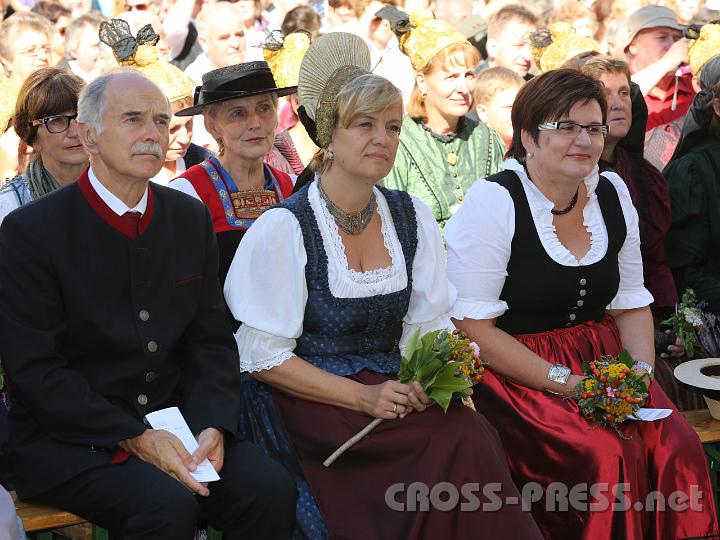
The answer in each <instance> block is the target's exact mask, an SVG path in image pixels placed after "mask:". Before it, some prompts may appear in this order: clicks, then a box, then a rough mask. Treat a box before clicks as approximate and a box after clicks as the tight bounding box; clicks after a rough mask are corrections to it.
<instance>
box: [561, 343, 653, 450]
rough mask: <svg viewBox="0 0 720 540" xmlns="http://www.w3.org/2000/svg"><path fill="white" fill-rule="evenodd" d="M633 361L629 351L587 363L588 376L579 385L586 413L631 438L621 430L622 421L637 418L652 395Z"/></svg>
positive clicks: (590, 418) (595, 420) (581, 404)
mask: <svg viewBox="0 0 720 540" xmlns="http://www.w3.org/2000/svg"><path fill="white" fill-rule="evenodd" d="M633 364H634V362H633V359H632V357H631V356H630V355H629V354H628V353H627V351H623V352H621V353H620V354H619V355H618V356H617V358H613V357H605V356H604V357H602V358H601V359H600V360H594V361H592V362H583V371H584V373H585V376H586V378H585V379H583V380H582V381H580V382H579V383H578V385H577V386H576V387H575V394H576V397H577V400H578V404H579V406H580V412H581V413H582V415H583V416H584V417H585V418H587V419H588V420H590V421H591V422H595V423H597V424H599V425H601V426H603V427H607V428H610V429H612V430H613V431H614V432H615V433H617V434H618V436H619V437H621V438H623V439H627V438H628V437H626V436H625V435H623V434H622V433H621V432H620V430H619V426H620V424H622V423H623V422H625V420H627V418H628V417H629V416H633V417H637V416H636V413H637V411H638V410H639V409H640V408H641V407H642V406H643V405H644V404H645V400H646V399H647V397H648V390H647V386H646V385H645V381H643V379H642V376H641V375H638V373H637V372H636V371H635V370H634V369H633Z"/></svg>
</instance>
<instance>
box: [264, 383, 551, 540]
mask: <svg viewBox="0 0 720 540" xmlns="http://www.w3.org/2000/svg"><path fill="white" fill-rule="evenodd" d="M355 378H356V379H357V380H359V381H360V382H362V383H364V384H379V383H382V382H384V381H386V380H388V377H387V376H386V375H380V374H377V373H372V372H368V371H363V372H361V373H359V374H358V375H356V376H355ZM273 395H274V398H275V403H276V405H277V407H278V410H279V411H280V415H281V417H282V419H283V423H284V425H285V429H286V432H287V434H288V437H289V439H290V441H291V442H292V445H293V447H294V449H295V451H296V452H297V455H298V459H299V461H300V465H301V467H302V470H303V473H304V475H305V477H306V479H307V480H308V483H309V484H310V487H311V489H312V492H313V495H314V496H315V498H316V500H317V502H318V506H319V508H320V512H321V514H322V517H323V519H324V521H325V524H326V526H327V529H328V531H329V533H330V535H331V537H332V538H334V539H343V540H344V539H357V540H408V539H442V538H448V539H456V538H457V539H466V540H470V539H472V538H479V537H480V536H482V537H483V538H502V539H518V540H520V539H522V540H527V539H536V538H541V536H540V532H539V530H538V528H537V526H536V525H535V523H534V521H533V519H532V517H531V515H530V512H528V511H522V509H521V505H520V504H519V492H518V490H517V489H516V488H515V485H514V484H513V481H512V479H511V477H510V472H509V470H508V467H507V459H506V456H505V452H504V450H503V448H502V445H501V443H500V439H499V438H498V435H497V432H496V431H495V429H494V428H493V427H492V426H491V425H490V424H489V423H488V422H487V420H486V419H485V418H484V417H483V415H482V414H479V413H477V412H475V411H473V410H472V409H470V408H469V407H465V406H463V405H460V404H453V405H451V406H450V408H449V409H448V411H447V414H445V413H443V411H442V409H440V407H437V406H435V407H430V408H428V409H426V410H425V411H424V412H421V413H412V414H410V415H408V416H406V417H405V418H401V419H397V420H386V421H384V422H382V423H380V425H379V426H378V427H377V428H375V430H374V431H372V432H371V433H370V434H369V435H368V436H367V437H365V438H364V439H363V440H362V441H360V442H359V443H357V444H356V445H355V446H353V447H352V448H351V449H350V450H348V451H347V452H346V453H345V454H344V455H342V456H341V457H340V458H339V459H338V460H337V461H336V462H335V463H333V465H331V466H330V467H329V468H326V467H324V466H323V464H322V462H323V461H324V460H325V459H326V458H327V457H328V456H329V455H330V454H332V453H333V452H334V451H335V449H337V448H338V447H339V446H340V445H341V444H342V443H344V442H345V441H346V440H347V439H349V438H350V437H352V436H353V435H355V434H356V433H357V432H358V431H360V430H361V429H363V428H364V427H365V426H367V425H368V423H370V422H371V421H372V420H373V419H372V418H371V417H368V416H367V415H365V414H361V413H357V412H354V411H351V410H348V409H344V408H342V407H333V406H330V405H323V404H320V403H312V402H309V401H306V400H303V399H297V398H293V397H291V396H288V395H286V394H283V393H281V392H278V391H275V392H273ZM415 482H421V483H423V484H425V485H426V486H428V489H432V488H433V487H434V486H437V485H438V484H441V483H443V482H448V483H450V484H452V485H453V486H455V488H456V489H457V490H458V491H460V490H461V488H462V486H463V485H467V484H479V487H480V489H482V488H483V486H484V485H486V484H492V483H496V484H497V485H498V486H500V491H498V492H497V493H496V495H497V497H499V498H502V499H503V500H504V499H505V498H506V497H510V498H514V501H515V502H514V504H510V505H503V507H502V508H500V509H499V510H496V511H485V512H483V511H482V510H475V511H462V510H461V507H460V503H462V502H463V500H465V501H466V502H468V501H469V499H462V498H461V500H460V502H459V504H458V506H456V507H455V508H454V509H453V510H449V511H441V510H438V509H436V508H435V507H433V505H432V504H430V505H429V506H428V508H427V509H426V510H423V509H422V507H423V503H422V501H423V500H425V501H430V500H431V498H430V497H429V496H427V495H422V494H421V495H420V497H407V496H406V492H405V491H404V490H398V491H397V492H396V493H394V494H393V495H392V496H391V498H392V500H393V501H395V502H396V503H399V504H402V505H405V509H406V510H404V511H403V510H397V509H395V510H394V509H392V508H391V506H390V505H388V503H387V501H386V491H387V490H388V488H390V487H391V486H393V485H397V484H398V483H402V484H404V486H405V487H406V488H407V487H408V486H409V485H410V484H412V483H415ZM493 489H494V488H493ZM476 496H477V498H478V500H479V501H480V503H482V502H486V503H487V502H492V501H491V500H490V499H488V498H487V497H483V495H482V492H478V493H476ZM413 500H415V501H416V503H415V508H412V506H413V504H414V503H413V502H412V501H413ZM443 500H445V501H446V500H447V496H445V495H443ZM511 500H512V499H511ZM409 507H410V508H411V509H408V508H409Z"/></svg>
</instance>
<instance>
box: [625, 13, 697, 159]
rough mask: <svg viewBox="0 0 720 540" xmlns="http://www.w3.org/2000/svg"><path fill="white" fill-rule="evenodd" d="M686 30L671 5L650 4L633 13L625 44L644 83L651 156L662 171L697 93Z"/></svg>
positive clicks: (637, 78)
mask: <svg viewBox="0 0 720 540" xmlns="http://www.w3.org/2000/svg"><path fill="white" fill-rule="evenodd" d="M683 30H684V27H683V26H682V25H681V24H680V23H678V21H677V17H676V16H675V13H674V12H673V11H672V10H671V9H669V8H667V7H663V6H658V5H649V6H645V7H643V8H640V9H639V10H637V11H636V12H635V13H633V14H632V15H630V17H628V20H627V35H626V38H625V40H624V41H623V42H622V43H623V44H622V45H621V46H622V47H623V51H624V53H625V56H626V58H627V61H628V65H629V67H630V73H631V74H632V80H633V82H635V83H637V84H638V85H639V86H640V90H641V91H642V93H643V96H645V103H646V104H647V107H648V121H647V125H646V127H645V129H646V131H647V132H648V133H647V135H646V141H645V150H646V154H645V157H646V159H647V160H648V161H650V162H651V163H652V164H653V165H654V166H655V167H656V168H658V169H659V170H662V169H663V167H664V166H665V164H666V163H667V159H669V157H670V156H669V155H668V156H667V158H665V159H663V158H662V157H661V156H662V155H663V153H666V152H664V151H663V148H665V147H669V146H674V145H675V144H677V140H678V138H679V136H680V131H681V130H682V121H683V118H684V117H685V113H686V112H687V111H688V109H689V108H690V104H691V103H692V100H693V98H694V97H695V90H694V89H693V87H692V75H691V74H690V73H689V70H688V72H687V73H686V72H685V70H684V69H682V66H684V65H685V64H687V61H688V57H687V47H688V43H687V40H686V39H685V38H683ZM666 134H669V137H667V136H666ZM670 153H672V149H671V150H670Z"/></svg>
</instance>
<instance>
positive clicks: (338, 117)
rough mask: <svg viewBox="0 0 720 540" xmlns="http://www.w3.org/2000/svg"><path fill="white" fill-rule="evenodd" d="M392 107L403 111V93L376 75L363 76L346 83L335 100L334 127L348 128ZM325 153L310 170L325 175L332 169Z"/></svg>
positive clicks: (322, 151)
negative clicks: (360, 120) (364, 118)
mask: <svg viewBox="0 0 720 540" xmlns="http://www.w3.org/2000/svg"><path fill="white" fill-rule="evenodd" d="M391 107H400V108H401V109H402V94H401V93H400V90H398V88H397V87H396V86H395V85H394V84H393V83H391V82H390V81H388V80H387V79H386V78H385V77H380V76H379V75H375V74H373V73H368V74H367V75H361V76H360V77H357V78H355V79H353V80H352V81H350V82H349V83H347V84H346V85H345V86H343V87H342V89H341V90H340V92H338V95H337V98H336V100H335V126H333V127H338V126H340V127H343V128H347V127H348V126H349V125H350V124H352V122H353V120H355V119H356V118H358V117H360V116H367V115H371V114H376V113H380V112H384V111H386V110H388V109H390V108H391ZM330 164H331V160H329V159H328V153H327V151H326V150H322V149H321V150H320V151H319V152H318V153H317V154H315V157H313V159H312V161H311V162H310V165H309V166H310V170H312V171H313V172H317V171H320V173H321V174H322V173H324V172H325V171H327V169H328V168H329V167H330Z"/></svg>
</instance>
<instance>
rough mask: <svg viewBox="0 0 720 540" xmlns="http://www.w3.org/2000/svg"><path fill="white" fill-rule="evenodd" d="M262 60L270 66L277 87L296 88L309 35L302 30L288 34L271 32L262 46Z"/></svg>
mask: <svg viewBox="0 0 720 540" xmlns="http://www.w3.org/2000/svg"><path fill="white" fill-rule="evenodd" d="M262 47H263V58H265V61H266V62H267V63H268V64H269V65H270V70H271V71H272V74H273V79H275V83H277V85H278V86H279V87H287V86H297V85H298V79H299V78H300V64H301V63H302V59H303V57H304V56H305V53H306V52H307V50H308V48H309V47H310V34H308V33H307V32H305V31H303V30H299V31H297V32H293V33H292V34H288V35H287V36H285V38H284V39H283V37H282V33H280V32H278V31H275V32H272V33H271V34H270V35H269V36H268V37H267V39H266V40H265V43H264V44H263V46H262Z"/></svg>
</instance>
